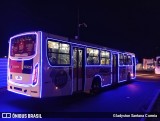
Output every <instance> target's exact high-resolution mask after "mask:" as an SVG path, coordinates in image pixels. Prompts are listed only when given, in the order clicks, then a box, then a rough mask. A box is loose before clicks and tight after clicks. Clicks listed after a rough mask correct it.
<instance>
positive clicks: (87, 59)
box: [7, 31, 136, 98]
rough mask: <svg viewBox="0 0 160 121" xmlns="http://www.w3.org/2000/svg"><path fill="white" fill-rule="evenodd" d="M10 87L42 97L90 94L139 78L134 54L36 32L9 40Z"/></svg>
mask: <svg viewBox="0 0 160 121" xmlns="http://www.w3.org/2000/svg"><path fill="white" fill-rule="evenodd" d="M7 71H8V72H7V73H8V74H7V90H8V91H11V92H15V93H18V94H22V95H26V96H31V97H37V98H43V97H52V96H65V95H72V94H74V93H77V92H84V93H89V92H93V91H94V90H97V89H98V90H99V89H101V88H103V87H106V86H112V85H118V84H119V83H122V82H127V81H131V80H133V79H135V78H136V59H135V54H134V53H130V52H125V51H119V50H115V49H111V48H107V47H103V46H99V45H95V44H91V43H87V42H83V41H78V40H74V39H69V38H67V37H62V36H58V35H53V34H49V33H45V32H42V31H33V32H25V33H21V34H17V35H15V36H13V37H11V38H10V40H9V55H8V67H7Z"/></svg>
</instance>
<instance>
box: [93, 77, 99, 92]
mask: <svg viewBox="0 0 160 121" xmlns="http://www.w3.org/2000/svg"><path fill="white" fill-rule="evenodd" d="M100 89H101V78H100V77H99V76H95V77H94V78H93V81H92V85H91V94H97V93H98V92H99V91H100Z"/></svg>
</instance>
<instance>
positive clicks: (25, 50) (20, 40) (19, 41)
mask: <svg viewBox="0 0 160 121" xmlns="http://www.w3.org/2000/svg"><path fill="white" fill-rule="evenodd" d="M35 45H36V35H34V34H29V35H24V36H20V37H16V38H14V39H12V41H11V49H10V56H11V57H27V56H32V55H34V54H35V52H36V46H35Z"/></svg>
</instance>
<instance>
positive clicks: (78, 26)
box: [76, 8, 87, 40]
mask: <svg viewBox="0 0 160 121" xmlns="http://www.w3.org/2000/svg"><path fill="white" fill-rule="evenodd" d="M77 21H78V23H77V37H76V39H77V40H79V39H80V27H81V26H84V27H86V28H87V24H86V23H84V22H83V23H79V8H78V15H77Z"/></svg>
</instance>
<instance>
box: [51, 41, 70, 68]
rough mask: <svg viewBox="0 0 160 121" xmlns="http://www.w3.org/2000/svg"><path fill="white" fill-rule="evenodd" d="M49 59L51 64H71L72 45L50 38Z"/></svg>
mask: <svg viewBox="0 0 160 121" xmlns="http://www.w3.org/2000/svg"><path fill="white" fill-rule="evenodd" d="M48 60H49V62H50V64H51V65H53V66H56V65H69V64H70V45H69V44H67V43H61V42H57V41H53V40H50V39H49V40H48Z"/></svg>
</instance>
